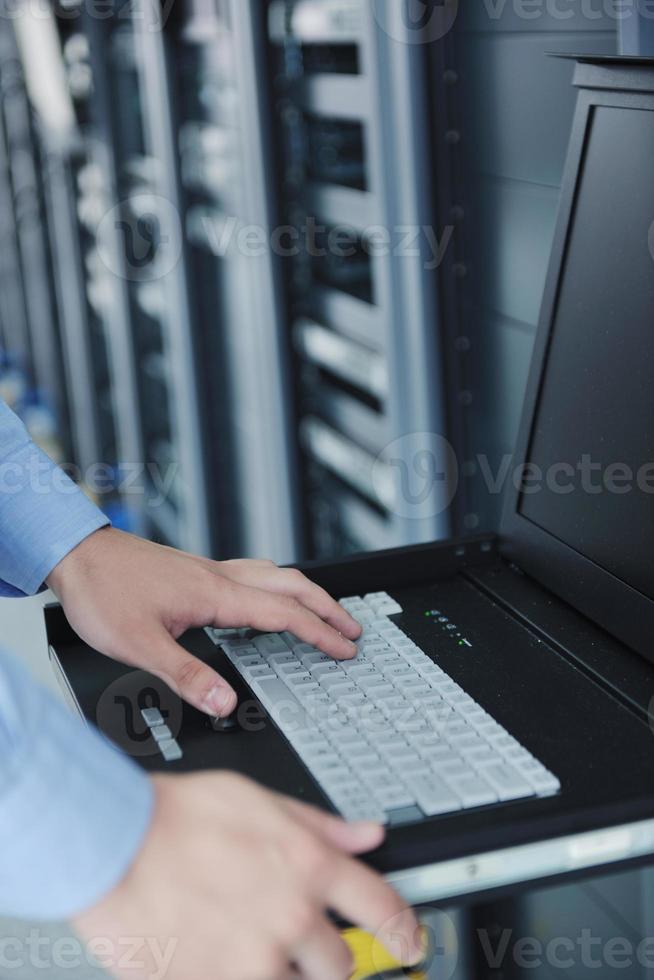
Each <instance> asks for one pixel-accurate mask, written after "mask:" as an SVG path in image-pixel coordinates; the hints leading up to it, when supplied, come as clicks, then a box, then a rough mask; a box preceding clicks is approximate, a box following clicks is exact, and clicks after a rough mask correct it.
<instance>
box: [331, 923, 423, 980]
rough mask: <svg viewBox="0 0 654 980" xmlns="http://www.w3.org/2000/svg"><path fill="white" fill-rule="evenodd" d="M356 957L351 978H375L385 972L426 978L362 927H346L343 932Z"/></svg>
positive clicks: (421, 979) (414, 977)
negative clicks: (400, 960) (392, 953)
mask: <svg viewBox="0 0 654 980" xmlns="http://www.w3.org/2000/svg"><path fill="white" fill-rule="evenodd" d="M342 936H343V939H344V940H345V942H346V943H347V945H348V947H349V949H350V952H351V953H352V957H353V959H354V973H353V974H352V977H351V980H373V978H374V977H378V976H379V975H380V974H383V975H384V976H385V977H387V976H388V975H389V974H390V975H391V976H392V975H393V974H396V975H397V976H398V977H408V978H410V980H426V975H425V974H424V973H422V972H420V971H419V970H418V972H415V971H414V970H411V971H409V969H408V968H407V967H404V966H402V964H401V963H398V961H397V960H396V959H394V958H393V957H392V956H391V954H390V953H389V952H388V950H387V949H386V948H385V947H384V946H382V944H381V943H380V942H379V940H378V939H375V937H374V936H371V935H370V934H369V933H367V932H362V931H361V929H345V930H344V931H343V933H342Z"/></svg>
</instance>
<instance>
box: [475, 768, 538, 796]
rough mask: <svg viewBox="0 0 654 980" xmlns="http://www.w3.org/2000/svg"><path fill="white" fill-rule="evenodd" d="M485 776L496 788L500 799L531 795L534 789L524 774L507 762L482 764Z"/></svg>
mask: <svg viewBox="0 0 654 980" xmlns="http://www.w3.org/2000/svg"><path fill="white" fill-rule="evenodd" d="M483 773H484V776H485V778H486V779H487V780H488V782H489V783H490V784H491V786H492V787H493V789H494V790H496V792H497V795H498V797H499V798H500V800H517V799H520V798H521V797H524V796H533V795H534V791H533V789H532V787H531V785H530V784H529V783H528V782H527V780H526V779H525V777H524V776H521V775H520V773H519V772H518V770H517V769H514V768H513V766H511V765H509V764H508V763H507V762H505V763H501V764H500V765H491V766H484V769H483Z"/></svg>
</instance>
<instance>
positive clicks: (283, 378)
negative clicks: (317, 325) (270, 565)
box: [160, 0, 297, 561]
mask: <svg viewBox="0 0 654 980" xmlns="http://www.w3.org/2000/svg"><path fill="white" fill-rule="evenodd" d="M262 15H263V7H262V5H261V4H260V3H259V2H255V0H248V2H244V0H223V2H221V3H215V2H214V0H195V2H191V3H188V4H184V5H183V6H181V5H177V7H174V8H172V10H171V11H170V16H169V19H168V20H167V21H166V23H165V25H164V26H165V30H164V32H163V35H162V36H163V38H164V41H165V53H166V54H167V57H168V67H169V73H168V74H169V78H170V79H171V88H172V92H171V95H172V111H173V119H174V120H175V122H176V125H174V127H173V132H174V135H175V137H176V139H175V144H176V145H175V147H174V150H175V160H174V161H172V160H171V162H175V163H176V164H177V171H178V174H179V198H178V200H179V204H180V213H181V216H182V222H183V230H184V238H185V250H184V255H185V258H186V270H187V273H186V275H187V284H188V288H189V299H190V302H189V309H190V315H191V323H192V330H193V335H194V337H195V344H196V350H197V352H198V353H199V358H198V364H197V368H198V372H197V390H198V401H199V410H200V416H201V420H202V423H203V430H204V437H205V438H204V443H203V447H204V456H205V465H206V471H207V477H208V479H209V482H210V486H211V493H210V498H211V502H212V508H211V509H212V517H213V524H214V541H215V547H214V551H215V552H216V553H217V554H219V555H221V556H223V557H227V556H229V555H230V554H235V553H238V554H242V555H256V554H259V555H262V554H264V555H267V556H269V557H272V558H274V559H276V560H277V561H289V560H291V559H293V558H295V557H296V556H297V540H296V532H297V521H296V513H297V498H296V490H295V479H294V447H293V432H292V428H291V425H292V419H291V416H290V413H289V398H288V387H289V385H288V381H287V374H286V367H287V363H286V362H287V358H286V338H285V331H284V324H283V321H282V319H281V316H280V314H281V308H280V296H279V293H278V287H277V281H276V275H275V256H274V255H273V254H272V252H271V249H270V245H269V243H270V239H271V231H272V229H271V220H270V204H271V198H270V186H269V176H268V171H269V166H268V163H269V125H270V121H269V120H268V118H267V117H266V113H265V104H264V103H265V100H264V96H263V91H264V90H265V86H266V73H265V60H264V58H263V57H262V42H264V41H265V33H264V31H265V19H264V18H263V16H262ZM160 65H161V62H160ZM170 150H171V147H169V148H168V151H167V152H168V153H169V159H171V156H170ZM172 172H173V167H172V166H171V173H172ZM248 236H250V237H248ZM251 236H255V238H256V240H257V244H256V246H254V247H251V246H250V245H249V241H250V240H252V238H251Z"/></svg>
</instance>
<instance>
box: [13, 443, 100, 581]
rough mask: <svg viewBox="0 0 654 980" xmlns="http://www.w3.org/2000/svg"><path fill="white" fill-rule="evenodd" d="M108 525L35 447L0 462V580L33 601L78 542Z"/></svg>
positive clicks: (77, 489) (68, 479)
mask: <svg viewBox="0 0 654 980" xmlns="http://www.w3.org/2000/svg"><path fill="white" fill-rule="evenodd" d="M109 523H110V521H109V519H108V518H107V517H106V515H105V514H103V513H102V511H100V510H99V509H98V508H97V507H96V506H95V504H93V503H91V501H90V500H89V499H88V497H86V495H85V494H84V493H83V492H82V491H81V490H80V488H79V487H78V486H77V485H76V484H75V483H73V481H72V480H71V479H70V478H69V477H68V476H67V475H66V474H65V473H64V472H63V470H61V469H60V468H59V467H58V466H56V465H55V464H54V463H53V462H52V460H51V459H49V457H48V456H46V454H45V453H44V452H42V451H41V450H40V449H39V448H38V447H37V446H36V445H34V443H32V442H28V443H27V444H25V445H23V446H20V447H19V448H18V449H17V450H16V451H15V452H13V453H11V454H10V455H9V456H6V457H3V460H2V471H1V472H0V536H1V538H2V548H1V549H0V579H1V580H2V581H4V582H6V583H7V584H8V585H10V586H13V588H14V589H16V590H17V591H18V592H22V593H23V594H25V595H34V594H35V593H36V592H38V590H39V589H40V588H41V586H42V585H43V582H44V581H45V579H46V578H47V577H48V575H49V574H50V572H51V571H52V569H53V568H55V566H56V565H58V564H59V562H60V561H61V560H62V559H63V558H65V557H66V555H67V554H68V553H69V552H70V551H72V550H73V548H75V547H77V545H78V544H80V542H81V541H83V540H84V539H85V538H87V537H88V536H89V535H90V534H92V533H93V532H94V531H97V530H98V529H99V528H101V527H105V526H106V525H107V524H109Z"/></svg>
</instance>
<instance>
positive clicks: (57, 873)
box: [0, 670, 153, 921]
mask: <svg viewBox="0 0 654 980" xmlns="http://www.w3.org/2000/svg"><path fill="white" fill-rule="evenodd" d="M16 678H18V679H17V680H16ZM13 683H14V684H19V685H20V687H21V688H22V689H23V695H24V685H32V688H33V690H32V692H31V694H32V696H31V697H30V701H31V704H30V711H29V721H28V731H27V732H25V731H24V730H23V732H22V734H21V735H20V736H19V737H18V742H19V743H22V745H21V748H22V751H18V752H17V753H16V755H15V758H14V759H13V760H12V761H13V762H14V763H15V764H14V765H11V766H9V767H8V770H9V771H5V779H4V780H3V783H4V785H3V786H2V787H0V840H1V841H2V851H3V853H2V860H1V861H0V915H5V916H8V917H11V918H14V919H26V920H33V921H62V920H65V919H70V918H72V917H74V916H75V915H76V914H78V913H80V912H82V911H84V910H86V909H89V908H92V907H93V906H94V905H96V904H97V903H98V902H99V901H100V900H101V899H102V898H103V897H104V896H105V895H107V894H108V893H109V892H110V891H111V890H112V889H113V888H114V887H115V886H116V885H117V884H118V883H119V882H120V881H121V880H122V879H123V877H124V876H125V874H126V872H127V871H128V869H129V867H130V865H131V864H132V862H133V861H134V858H135V857H136V855H137V853H138V851H139V849H140V848H141V845H142V842H143V839H144V837H145V835H146V833H147V830H148V827H149V825H150V822H151V818H152V810H153V789H152V784H151V782H150V780H149V778H148V777H147V776H146V774H145V773H144V772H143V771H142V770H140V769H139V768H137V766H136V765H134V763H132V762H131V761H130V760H128V759H127V757H125V756H123V755H122V754H120V753H119V752H118V751H117V750H116V749H115V748H113V747H112V746H111V745H110V744H109V743H108V742H106V741H105V740H104V739H103V738H102V737H101V736H100V735H99V734H98V733H97V732H96V731H95V730H91V729H89V730H85V728H84V724H83V722H81V721H79V720H77V719H76V718H74V717H73V716H71V715H70V714H68V712H67V711H66V710H65V709H64V707H63V706H62V705H60V704H59V703H58V702H57V701H56V700H55V699H54V698H52V697H51V696H50V695H49V694H48V692H46V691H45V690H44V689H42V688H40V687H38V686H37V685H35V684H34V682H33V681H32V680H31V678H30V677H29V676H28V675H27V673H25V672H23V671H19V670H16V674H15V675H14V678H13ZM35 691H36V692H38V695H36V696H35V694H34V692H35ZM19 699H20V696H19ZM39 701H40V709H41V710H40V711H39V710H37V709H38V707H39ZM0 741H2V739H1V738H0ZM5 751H6V749H5ZM10 754H11V753H10ZM0 769H2V766H1V765H0ZM6 777H9V778H8V779H7V778H6Z"/></svg>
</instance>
